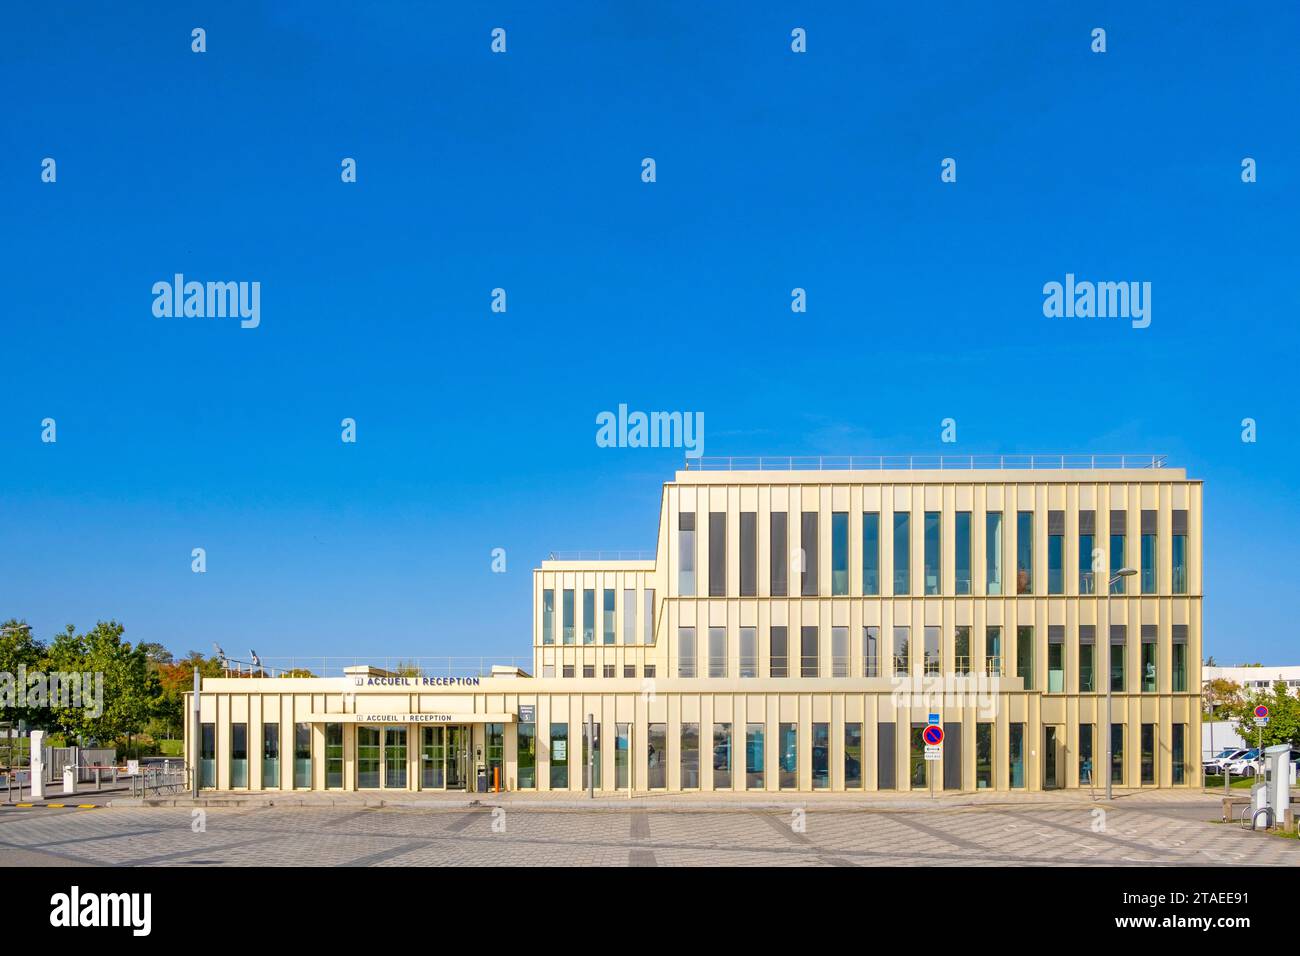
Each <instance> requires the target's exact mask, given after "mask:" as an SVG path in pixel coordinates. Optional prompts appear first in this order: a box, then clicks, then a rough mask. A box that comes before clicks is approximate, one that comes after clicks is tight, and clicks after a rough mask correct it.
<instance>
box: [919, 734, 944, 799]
mask: <svg viewBox="0 0 1300 956" xmlns="http://www.w3.org/2000/svg"><path fill="white" fill-rule="evenodd" d="M921 739H922V740H924V741H925V762H926V764H927V766H926V773H925V775H926V777H927V778H928V779H929V781H930V796H932V797H933V796H934V772H933V771H932V770H930V768H929V766H928V765H929V764H931V763H933V762H934V761H936V760H941V759H943V725H942V724H940V723H939V715H938V714H931V715H930V723H929V724H927V725H926V727H925V730H923V731H921Z"/></svg>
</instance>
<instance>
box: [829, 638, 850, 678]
mask: <svg viewBox="0 0 1300 956" xmlns="http://www.w3.org/2000/svg"><path fill="white" fill-rule="evenodd" d="M831 676H832V677H848V676H849V629H848V628H847V627H833V628H831Z"/></svg>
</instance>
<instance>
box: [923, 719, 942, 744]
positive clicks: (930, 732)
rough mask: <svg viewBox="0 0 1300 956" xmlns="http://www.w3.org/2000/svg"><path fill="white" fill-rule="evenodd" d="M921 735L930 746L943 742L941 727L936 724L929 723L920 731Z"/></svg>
mask: <svg viewBox="0 0 1300 956" xmlns="http://www.w3.org/2000/svg"><path fill="white" fill-rule="evenodd" d="M921 737H922V738H923V739H924V740H925V742H926V743H927V744H929V745H930V746H931V747H937V746H939V744H941V743H943V728H942V727H940V726H939V725H938V724H931V725H930V726H928V727H926V728H925V730H924V731H922V732H921Z"/></svg>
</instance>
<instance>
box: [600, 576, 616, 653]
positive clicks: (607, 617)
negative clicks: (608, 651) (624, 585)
mask: <svg viewBox="0 0 1300 956" xmlns="http://www.w3.org/2000/svg"><path fill="white" fill-rule="evenodd" d="M603 594H604V598H603V600H604V608H603V615H602V617H603V620H602V622H601V623H602V624H603V625H604V628H603V632H604V633H603V634H602V635H601V641H602V643H604V644H613V643H614V589H613V588H605V590H604V592H603Z"/></svg>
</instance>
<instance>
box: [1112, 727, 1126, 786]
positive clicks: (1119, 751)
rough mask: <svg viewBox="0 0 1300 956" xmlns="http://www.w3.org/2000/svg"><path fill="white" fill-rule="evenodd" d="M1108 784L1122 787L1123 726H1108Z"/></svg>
mask: <svg viewBox="0 0 1300 956" xmlns="http://www.w3.org/2000/svg"><path fill="white" fill-rule="evenodd" d="M1110 782H1111V783H1113V784H1119V785H1120V786H1121V787H1122V786H1123V785H1124V725H1123V724H1111V725H1110Z"/></svg>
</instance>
